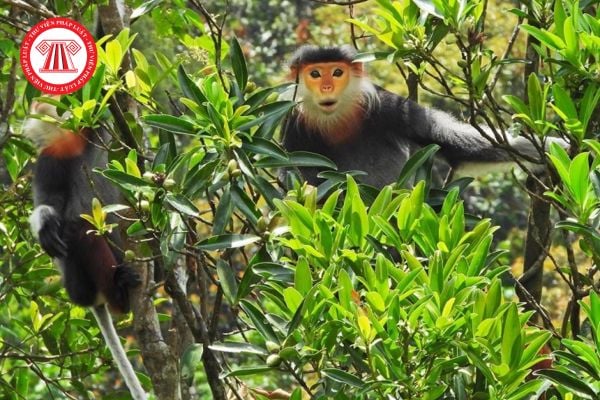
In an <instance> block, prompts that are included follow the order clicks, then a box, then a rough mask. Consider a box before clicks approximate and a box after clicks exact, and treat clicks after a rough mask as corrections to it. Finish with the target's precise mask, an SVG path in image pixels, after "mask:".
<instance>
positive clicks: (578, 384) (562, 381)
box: [535, 369, 598, 399]
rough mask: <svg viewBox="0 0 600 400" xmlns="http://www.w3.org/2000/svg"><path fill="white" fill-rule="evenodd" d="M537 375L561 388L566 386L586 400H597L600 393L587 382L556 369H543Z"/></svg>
mask: <svg viewBox="0 0 600 400" xmlns="http://www.w3.org/2000/svg"><path fill="white" fill-rule="evenodd" d="M535 374H536V375H539V376H543V377H545V378H547V379H549V380H551V381H552V382H554V383H557V384H558V385H560V386H564V387H566V388H567V389H569V390H571V391H573V392H575V394H576V395H578V396H581V397H583V398H585V399H597V398H598V393H596V392H595V391H594V390H593V389H592V388H591V387H590V386H588V384H587V383H585V381H583V380H582V379H581V378H579V377H575V376H573V375H571V374H569V373H566V372H563V371H559V370H556V369H543V370H541V371H537V372H536V373H535Z"/></svg>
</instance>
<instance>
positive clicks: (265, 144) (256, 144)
mask: <svg viewBox="0 0 600 400" xmlns="http://www.w3.org/2000/svg"><path fill="white" fill-rule="evenodd" d="M242 149H244V150H246V151H251V152H253V153H256V154H264V155H268V156H271V157H273V158H275V159H278V160H282V161H287V160H288V156H287V155H286V153H285V150H283V149H282V148H281V146H279V145H278V144H277V143H275V142H273V141H271V140H267V139H263V138H260V137H253V138H252V142H244V143H243V144H242Z"/></svg>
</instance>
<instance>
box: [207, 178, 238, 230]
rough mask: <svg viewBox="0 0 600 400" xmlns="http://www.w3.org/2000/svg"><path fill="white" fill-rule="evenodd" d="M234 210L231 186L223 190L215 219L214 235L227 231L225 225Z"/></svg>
mask: <svg viewBox="0 0 600 400" xmlns="http://www.w3.org/2000/svg"><path fill="white" fill-rule="evenodd" d="M232 212H233V201H232V200H231V192H230V190H229V186H228V187H227V188H226V189H225V190H224V191H223V195H222V196H221V200H220V201H219V205H218V206H217V211H216V212H215V218H214V220H213V229H212V233H213V235H221V234H222V233H223V232H224V231H225V227H226V226H227V224H228V223H229V220H230V218H231V213H232Z"/></svg>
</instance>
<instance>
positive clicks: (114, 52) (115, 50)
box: [106, 40, 123, 74]
mask: <svg viewBox="0 0 600 400" xmlns="http://www.w3.org/2000/svg"><path fill="white" fill-rule="evenodd" d="M122 60H123V49H122V48H121V43H119V41H118V40H111V41H110V42H108V43H106V65H107V66H108V68H109V69H110V70H111V72H112V73H113V74H117V73H118V72H119V67H120V66H121V61H122Z"/></svg>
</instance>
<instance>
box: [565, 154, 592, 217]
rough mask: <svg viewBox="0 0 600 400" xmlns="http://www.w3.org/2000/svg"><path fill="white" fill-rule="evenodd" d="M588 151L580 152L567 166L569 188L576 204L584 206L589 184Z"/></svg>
mask: <svg viewBox="0 0 600 400" xmlns="http://www.w3.org/2000/svg"><path fill="white" fill-rule="evenodd" d="M588 155H589V153H580V154H578V155H577V156H575V158H574V159H573V162H572V163H571V167H570V168H569V177H570V185H569V187H570V189H571V191H572V192H573V198H574V199H575V201H576V202H577V204H578V205H580V206H584V205H585V201H586V199H587V195H588V188H589V184H590V179H589V174H590V166H589V161H588Z"/></svg>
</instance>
